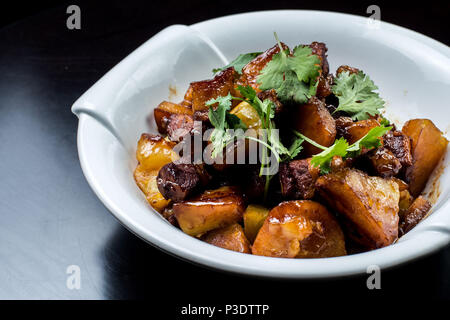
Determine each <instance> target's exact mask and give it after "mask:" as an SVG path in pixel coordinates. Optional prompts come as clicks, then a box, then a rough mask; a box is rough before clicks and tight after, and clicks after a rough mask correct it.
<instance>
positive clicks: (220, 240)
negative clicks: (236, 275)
mask: <svg viewBox="0 0 450 320" xmlns="http://www.w3.org/2000/svg"><path fill="white" fill-rule="evenodd" d="M202 240H203V241H205V242H208V243H209V244H212V245H214V246H216V247H221V248H224V249H228V250H233V251H237V252H242V253H251V251H250V243H249V242H248V240H247V238H246V237H245V234H244V230H243V229H242V227H241V225H240V224H238V223H233V224H231V225H229V226H227V227H224V228H220V229H216V230H212V231H210V232H208V233H207V234H205V235H204V236H202Z"/></svg>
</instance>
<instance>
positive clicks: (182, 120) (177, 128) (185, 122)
mask: <svg viewBox="0 0 450 320" xmlns="http://www.w3.org/2000/svg"><path fill="white" fill-rule="evenodd" d="M193 129H194V118H193V117H192V116H191V115H188V114H172V115H171V116H170V118H169V121H168V124H167V135H168V136H169V138H170V140H172V141H181V140H183V137H184V136H186V135H188V134H191V132H192V130H193Z"/></svg>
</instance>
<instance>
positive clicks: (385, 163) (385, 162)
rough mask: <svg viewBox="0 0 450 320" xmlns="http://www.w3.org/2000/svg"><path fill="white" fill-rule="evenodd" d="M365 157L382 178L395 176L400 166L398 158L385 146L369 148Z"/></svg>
mask: <svg viewBox="0 0 450 320" xmlns="http://www.w3.org/2000/svg"><path fill="white" fill-rule="evenodd" d="M367 157H368V159H369V161H370V163H371V165H372V169H373V171H374V173H375V174H376V175H377V176H380V177H383V178H388V177H393V176H396V175H397V174H398V173H399V171H400V169H401V168H402V164H401V163H400V160H399V159H397V157H396V156H395V155H394V154H393V153H392V152H391V151H389V150H388V149H387V148H383V147H381V148H377V149H374V150H371V151H370V152H368V154H367Z"/></svg>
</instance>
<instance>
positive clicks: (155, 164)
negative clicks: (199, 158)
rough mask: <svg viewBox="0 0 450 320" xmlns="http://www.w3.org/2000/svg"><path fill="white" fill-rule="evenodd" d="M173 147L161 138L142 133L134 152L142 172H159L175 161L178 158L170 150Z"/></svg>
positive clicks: (172, 143) (173, 144) (171, 143)
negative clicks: (164, 166)
mask: <svg viewBox="0 0 450 320" xmlns="http://www.w3.org/2000/svg"><path fill="white" fill-rule="evenodd" d="M174 146H175V143H174V142H170V141H168V140H166V139H164V138H163V137H161V136H158V135H152V134H147V133H143V134H142V136H141V138H140V139H139V142H138V146H137V150H136V158H137V160H138V161H139V163H140V165H141V167H142V170H159V169H160V168H161V167H162V166H163V165H165V164H166V163H169V162H172V161H175V160H177V159H178V158H179V156H178V154H177V153H176V152H175V151H173V150H172V148H173V147H174Z"/></svg>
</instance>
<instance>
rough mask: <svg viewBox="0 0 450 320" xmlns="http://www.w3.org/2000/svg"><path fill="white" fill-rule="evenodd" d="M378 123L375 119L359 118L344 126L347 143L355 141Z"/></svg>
mask: <svg viewBox="0 0 450 320" xmlns="http://www.w3.org/2000/svg"><path fill="white" fill-rule="evenodd" d="M379 125H380V124H379V123H378V121H377V120H375V119H368V120H360V121H356V122H354V123H353V124H351V125H349V126H347V127H345V130H344V138H345V139H347V141H348V143H349V144H352V143H355V142H356V141H358V140H359V139H361V138H362V137H364V136H365V135H366V134H367V133H368V132H369V131H370V129H372V128H375V127H378V126H379Z"/></svg>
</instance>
